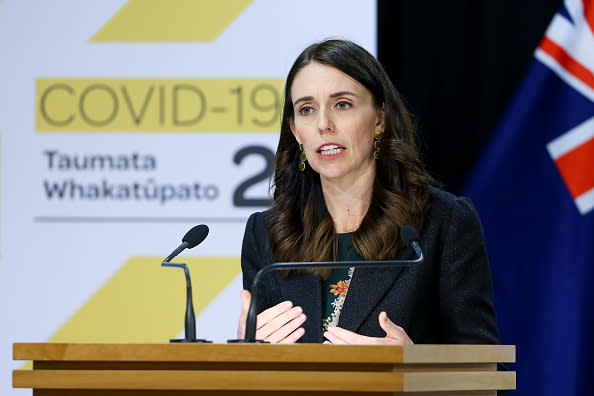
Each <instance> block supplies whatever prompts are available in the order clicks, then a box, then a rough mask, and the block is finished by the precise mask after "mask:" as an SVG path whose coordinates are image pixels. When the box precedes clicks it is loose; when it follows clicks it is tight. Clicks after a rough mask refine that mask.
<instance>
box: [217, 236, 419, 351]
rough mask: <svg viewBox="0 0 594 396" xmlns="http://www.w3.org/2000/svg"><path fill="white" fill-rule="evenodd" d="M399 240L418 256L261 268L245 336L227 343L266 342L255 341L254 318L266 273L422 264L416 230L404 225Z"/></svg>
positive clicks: (278, 264)
mask: <svg viewBox="0 0 594 396" xmlns="http://www.w3.org/2000/svg"><path fill="white" fill-rule="evenodd" d="M400 239H401V240H402V242H404V244H406V246H409V247H410V248H412V249H413V250H414V251H415V253H416V255H417V256H418V257H417V258H416V259H413V260H370V261H317V262H311V261H308V262H286V263H272V264H269V265H267V266H265V267H263V268H261V269H260V270H259V271H258V272H257V273H256V276H255V277H254V281H253V282H252V287H251V288H250V291H251V293H252V300H251V302H250V308H249V310H248V315H247V320H246V323H245V336H244V339H243V340H229V341H228V342H234V343H235V342H238V343H260V342H266V341H262V340H256V316H257V311H258V310H257V303H258V282H259V281H260V279H261V278H262V277H263V276H264V275H265V274H266V273H268V272H270V271H273V270H286V269H304V268H350V267H367V268H378V267H408V266H411V265H413V264H418V263H421V262H423V260H424V259H425V256H424V255H423V251H422V250H421V247H420V246H419V241H420V240H421V236H420V234H419V231H417V229H416V228H414V227H413V226H410V225H405V226H403V227H402V228H401V229H400Z"/></svg>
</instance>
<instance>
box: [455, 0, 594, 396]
mask: <svg viewBox="0 0 594 396" xmlns="http://www.w3.org/2000/svg"><path fill="white" fill-rule="evenodd" d="M593 30H594V0H566V1H565V5H564V7H563V9H562V10H561V11H560V12H559V13H557V14H556V15H555V17H554V18H553V20H552V22H551V24H550V25H549V27H548V29H547V31H546V34H545V37H544V38H543V39H542V42H541V43H540V45H539V46H538V48H537V49H536V51H535V54H534V57H535V59H534V62H533V64H532V66H531V68H530V70H529V71H528V74H527V75H526V77H525V80H524V81H523V83H522V86H521V87H520V89H519V90H518V92H517V95H516V97H515V99H514V101H513V102H512V104H511V106H510V108H509V109H508V111H507V113H506V114H505V116H504V118H503V120H502V122H501V124H500V125H499V127H498V128H497V130H496V131H495V133H494V135H493V140H492V141H491V142H490V143H489V145H488V147H487V150H486V151H485V152H484V153H483V155H482V156H481V159H480V160H479V162H478V164H477V166H476V168H475V169H474V172H473V174H472V176H471V177H470V178H469V180H468V182H467V185H466V187H465V189H464V194H465V195H467V196H469V197H470V198H471V199H472V200H473V201H474V203H475V205H476V207H477V210H478V211H479V214H480V216H481V219H482V222H483V226H484V229H485V235H486V238H487V248H488V250H489V256H490V260H491V266H492V270H493V282H494V290H495V306H496V309H497V314H498V323H499V328H500V332H501V341H502V343H503V344H515V345H517V363H516V364H515V365H511V368H512V369H515V370H516V371H517V391H516V392H517V393H518V394H522V395H555V396H558V395H592V394H594V73H593V71H594V35H593Z"/></svg>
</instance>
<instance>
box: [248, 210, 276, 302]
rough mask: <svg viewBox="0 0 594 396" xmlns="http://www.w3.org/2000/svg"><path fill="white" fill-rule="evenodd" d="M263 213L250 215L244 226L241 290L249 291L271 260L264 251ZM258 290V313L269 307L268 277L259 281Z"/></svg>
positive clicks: (264, 230) (269, 285) (269, 286)
mask: <svg viewBox="0 0 594 396" xmlns="http://www.w3.org/2000/svg"><path fill="white" fill-rule="evenodd" d="M264 216H265V214H264V213H263V212H257V213H254V214H252V215H251V216H250V217H249V219H248V221H247V224H246V227H245V233H244V235H243V245H242V248H241V271H242V274H243V288H244V289H246V290H251V288H252V283H253V282H254V277H255V276H256V274H257V273H258V271H259V270H260V269H261V268H262V267H263V266H265V265H267V264H270V262H271V260H270V257H269V254H267V250H266V229H265V227H264ZM259 285H260V287H259V288H258V295H259V298H258V311H260V312H261V311H263V310H264V309H266V308H269V307H271V306H272V305H271V291H270V288H271V287H272V285H271V284H270V276H269V275H267V276H265V277H264V279H261V280H260V283H259Z"/></svg>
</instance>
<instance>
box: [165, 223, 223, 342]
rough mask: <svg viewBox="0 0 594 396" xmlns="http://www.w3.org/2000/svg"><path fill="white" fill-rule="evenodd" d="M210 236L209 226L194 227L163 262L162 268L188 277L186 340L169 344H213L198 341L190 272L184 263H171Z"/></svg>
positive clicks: (176, 340)
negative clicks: (180, 271) (177, 271)
mask: <svg viewBox="0 0 594 396" xmlns="http://www.w3.org/2000/svg"><path fill="white" fill-rule="evenodd" d="M207 236H208V226H206V225H204V224H200V225H197V226H195V227H193V228H192V229H191V230H190V231H188V232H186V235H184V237H183V238H182V244H181V245H179V246H178V247H177V248H176V249H175V250H174V251H173V252H171V254H170V255H169V256H167V258H166V259H165V260H163V262H162V263H161V266H162V267H175V268H182V269H183V270H184V274H185V275H186V317H185V321H184V324H185V326H184V331H185V338H181V339H171V340H169V342H211V341H207V340H202V339H196V316H195V315H194V305H193V303H192V283H191V280H190V271H189V270H188V266H187V265H186V264H184V263H171V262H170V261H171V260H172V259H173V258H174V257H175V256H177V255H178V254H180V253H181V252H182V251H183V250H184V249H192V248H193V247H195V246H198V245H199V244H200V243H202V241H204V239H206V237H207Z"/></svg>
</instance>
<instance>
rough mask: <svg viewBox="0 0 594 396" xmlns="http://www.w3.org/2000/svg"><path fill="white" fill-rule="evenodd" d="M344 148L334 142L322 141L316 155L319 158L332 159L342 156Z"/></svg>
mask: <svg viewBox="0 0 594 396" xmlns="http://www.w3.org/2000/svg"><path fill="white" fill-rule="evenodd" d="M345 150H346V147H344V146H341V145H339V144H336V143H324V144H323V145H321V146H320V147H318V149H317V150H316V152H317V153H318V157H319V158H321V159H334V158H338V157H340V156H342V155H343V154H344V152H345Z"/></svg>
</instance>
